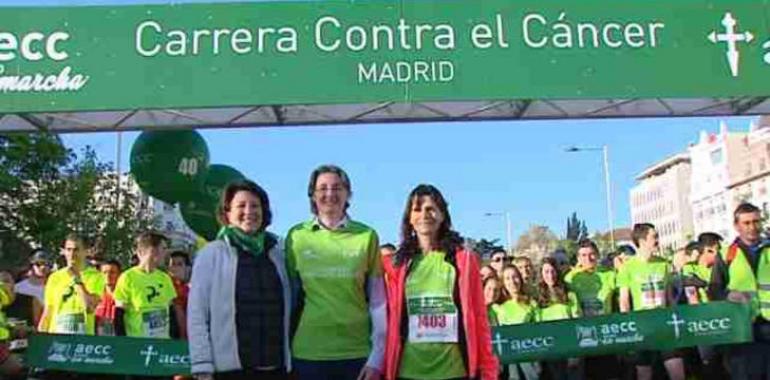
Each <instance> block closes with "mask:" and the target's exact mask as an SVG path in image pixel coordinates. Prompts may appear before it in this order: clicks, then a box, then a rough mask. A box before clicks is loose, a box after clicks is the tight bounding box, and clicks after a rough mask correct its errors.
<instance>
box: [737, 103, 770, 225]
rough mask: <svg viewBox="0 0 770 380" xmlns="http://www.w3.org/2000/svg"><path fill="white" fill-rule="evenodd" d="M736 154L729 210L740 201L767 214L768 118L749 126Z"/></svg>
mask: <svg viewBox="0 0 770 380" xmlns="http://www.w3.org/2000/svg"><path fill="white" fill-rule="evenodd" d="M743 143H744V144H743V147H742V149H741V150H740V151H739V152H738V161H739V165H738V167H737V170H736V171H735V172H734V173H732V175H731V178H730V179H731V181H730V184H729V185H728V190H729V193H730V199H731V201H732V207H731V210H733V209H735V207H737V206H738V205H739V204H741V203H742V202H750V203H752V204H754V205H755V206H757V207H759V208H761V209H762V210H763V212H764V214H765V215H767V214H768V211H770V194H768V190H770V117H768V116H763V117H762V118H760V119H759V121H758V122H757V123H752V125H751V128H750V129H749V133H748V135H747V136H745V138H744V141H743Z"/></svg>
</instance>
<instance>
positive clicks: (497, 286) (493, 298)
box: [484, 276, 503, 326]
mask: <svg viewBox="0 0 770 380" xmlns="http://www.w3.org/2000/svg"><path fill="white" fill-rule="evenodd" d="M502 302H503V287H502V284H501V283H500V279H498V278H497V276H492V277H487V278H486V279H484V305H486V306H487V316H488V317H489V325H490V326H497V324H498V322H497V314H495V306H498V305H500V304H501V303H502Z"/></svg>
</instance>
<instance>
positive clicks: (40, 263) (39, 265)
mask: <svg viewBox="0 0 770 380" xmlns="http://www.w3.org/2000/svg"><path fill="white" fill-rule="evenodd" d="M32 265H33V266H36V267H47V266H48V263H46V262H44V261H38V262H36V263H32Z"/></svg>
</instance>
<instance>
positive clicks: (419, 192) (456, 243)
mask: <svg viewBox="0 0 770 380" xmlns="http://www.w3.org/2000/svg"><path fill="white" fill-rule="evenodd" d="M422 197H430V198H431V199H432V200H433V202H435V203H436V206H438V208H439V210H440V211H441V213H443V214H444V221H443V222H442V223H441V225H440V226H439V229H438V241H439V247H440V248H441V251H443V252H444V254H445V255H446V259H447V261H450V262H454V258H455V253H456V251H457V250H458V249H459V248H461V247H462V246H463V238H462V237H461V236H460V234H458V233H457V232H455V231H453V230H452V218H451V217H450V216H449V206H448V204H447V202H446V200H445V199H444V196H443V195H441V192H440V191H439V190H438V189H437V188H436V187H435V186H433V185H425V184H421V185H417V187H415V188H414V189H413V190H412V192H411V193H409V197H408V198H407V200H406V206H405V207H404V215H403V217H402V218H401V244H400V245H399V248H398V250H397V251H396V254H395V264H396V265H401V264H403V263H405V262H407V261H409V259H411V258H413V257H415V256H417V255H419V254H421V253H422V252H421V250H420V244H419V242H418V241H417V233H415V231H414V228H413V227H412V223H411V222H410V218H409V216H410V215H411V213H412V208H413V207H415V206H420V203H421V202H422V201H421V199H422Z"/></svg>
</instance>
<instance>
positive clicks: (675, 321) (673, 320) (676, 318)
mask: <svg viewBox="0 0 770 380" xmlns="http://www.w3.org/2000/svg"><path fill="white" fill-rule="evenodd" d="M685 322H686V321H685V320H684V319H679V316H678V315H676V313H671V320H670V321H668V322H666V324H667V325H672V326H674V337H675V338H676V339H679V325H683V324H684V323H685Z"/></svg>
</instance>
